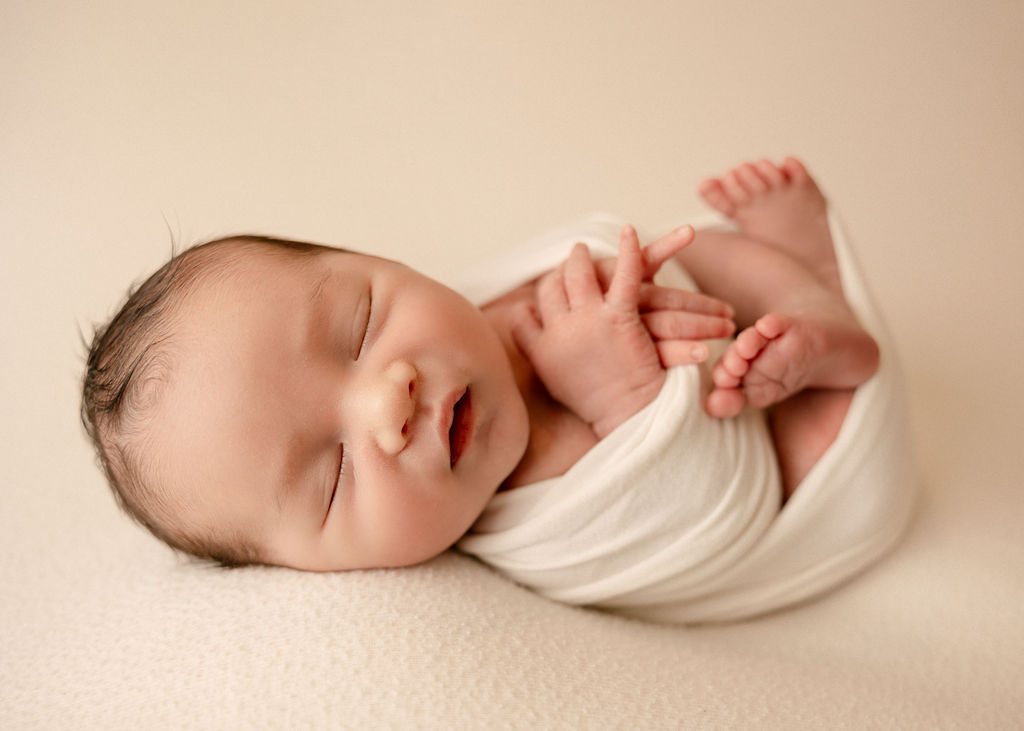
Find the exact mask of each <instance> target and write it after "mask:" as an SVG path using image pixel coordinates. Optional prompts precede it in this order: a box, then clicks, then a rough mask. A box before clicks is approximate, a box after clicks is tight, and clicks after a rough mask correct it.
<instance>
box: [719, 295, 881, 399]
mask: <svg viewBox="0 0 1024 731" xmlns="http://www.w3.org/2000/svg"><path fill="white" fill-rule="evenodd" d="M806 311H807V312H808V313H810V314H807V315H787V314H781V313H774V312H773V313H770V314H767V315H764V316H763V317H761V318H760V319H759V320H758V321H757V322H756V323H754V325H753V326H752V327H748V328H746V329H745V330H743V331H742V332H740V334H739V335H738V336H737V337H736V339H735V340H734V341H733V342H732V343H730V345H729V347H728V348H727V349H726V351H725V353H724V354H723V355H722V357H721V358H720V359H719V361H718V362H717V363H716V364H715V366H714V368H713V369H712V372H711V378H712V381H713V383H714V388H713V390H712V391H711V393H710V394H709V395H708V398H707V402H706V404H705V407H706V409H707V412H708V413H709V414H710V415H711V416H716V417H719V418H729V417H732V416H735V415H736V414H738V413H739V412H740V411H741V410H742V409H743V407H744V406H750V407H753V408H765V407H768V406H771V405H772V404H776V403H779V402H780V401H783V400H785V399H787V398H789V397H790V396H792V395H793V394H795V393H797V392H798V391H802V390H804V389H806V388H854V387H856V386H858V385H860V384H861V383H863V382H864V381H866V380H867V379H868V378H870V377H871V375H872V374H873V373H874V372H875V370H876V368H877V367H878V346H877V344H876V343H875V341H874V339H873V338H872V337H871V336H870V335H868V334H867V333H866V332H865V331H864V330H863V329H862V328H861V327H860V326H859V325H858V324H857V322H856V320H855V319H854V318H853V316H852V315H850V314H849V313H848V312H846V311H844V310H843V309H841V308H839V309H834V308H829V307H827V306H826V307H820V306H814V307H810V308H808V309H807V310H806Z"/></svg>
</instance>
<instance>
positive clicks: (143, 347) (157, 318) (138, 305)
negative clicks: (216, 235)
mask: <svg viewBox="0 0 1024 731" xmlns="http://www.w3.org/2000/svg"><path fill="white" fill-rule="evenodd" d="M333 251H339V249H336V248H332V247H328V246H322V245H320V244H311V243H306V242H301V241H292V240H289V239H280V238H271V237H267V236H253V235H239V236H228V237H224V238H220V239H216V240H213V241H208V242H206V243H202V244H198V245H196V246H192V247H190V248H189V249H186V250H185V251H182V252H180V253H178V254H176V255H174V256H172V257H171V259H170V260H169V261H168V262H167V263H166V264H164V265H163V266H161V267H160V268H159V269H157V270H156V271H155V272H154V273H153V274H151V275H150V276H149V278H147V279H146V280H145V281H144V282H143V283H142V284H140V285H138V286H135V287H133V288H132V289H131V290H129V292H128V296H127V299H126V300H125V302H124V304H123V305H122V306H121V308H120V309H119V310H118V311H117V313H116V314H115V315H114V317H113V318H111V320H110V322H109V323H107V324H106V325H102V326H97V327H96V328H94V331H93V339H92V345H91V346H89V353H88V357H87V360H86V370H85V376H84V378H83V380H82V406H81V416H82V424H83V425H84V427H85V431H86V433H87V434H88V435H89V438H90V440H91V441H92V444H93V446H94V447H95V449H96V454H97V457H98V460H99V464H100V467H102V469H103V472H104V474H105V475H106V477H107V481H108V482H109V483H110V487H111V490H112V491H113V493H114V497H115V499H116V500H117V504H118V505H119V506H120V507H121V509H122V510H123V511H124V512H126V513H127V514H128V515H129V516H131V517H132V518H133V519H134V520H135V521H136V522H138V523H139V524H141V525H143V526H144V527H145V528H147V529H148V530H149V531H150V533H152V534H153V535H154V536H156V537H157V538H159V539H160V540H161V541H163V542H164V543H166V544H167V545H169V546H171V547H172V548H173V549H176V550H178V551H181V552H184V553H186V554H189V555H191V556H195V557H197V558H200V559H205V560H208V561H213V562H215V563H217V564H219V565H221V566H223V567H226V568H235V567H238V566H247V565H253V564H262V563H265V560H264V558H263V556H262V555H261V553H260V551H259V550H258V549H257V547H256V546H254V545H252V544H251V543H248V542H246V541H244V540H242V539H240V538H239V539H232V538H230V537H225V536H217V537H214V536H212V535H200V534H199V533H198V532H197V531H195V530H189V527H188V526H184V525H181V524H180V522H179V521H177V520H176V516H175V515H174V513H173V510H172V509H171V506H170V504H169V503H168V501H167V500H166V498H165V497H164V496H163V494H162V492H161V490H160V489H159V485H158V484H157V483H158V479H157V474H156V469H155V466H154V465H153V464H152V462H151V461H149V460H147V450H146V446H147V440H148V433H147V428H146V427H147V426H148V425H149V424H150V417H151V416H152V413H153V409H154V407H155V405H156V403H157V402H158V400H159V396H160V394H161V392H162V391H163V390H164V387H165V386H166V384H167V383H168V379H169V377H170V376H171V375H172V373H173V368H174V357H175V354H176V343H175V339H174V324H175V320H176V318H177V317H179V315H180V311H181V304H182V302H183V300H184V299H185V298H186V297H187V296H188V293H189V292H190V291H192V290H194V289H195V287H196V286H197V285H199V284H201V283H205V282H209V281H211V278H214V277H216V276H217V275H218V273H223V272H224V271H225V270H226V269H228V268H230V267H229V266H227V265H228V264H230V263H231V262H232V261H238V260H240V259H241V258H242V257H244V256H246V255H251V254H252V253H255V252H266V253H271V254H278V255H284V256H289V257H299V258H305V257H310V256H316V255H318V254H321V253H324V252H333ZM213 281H215V280H213Z"/></svg>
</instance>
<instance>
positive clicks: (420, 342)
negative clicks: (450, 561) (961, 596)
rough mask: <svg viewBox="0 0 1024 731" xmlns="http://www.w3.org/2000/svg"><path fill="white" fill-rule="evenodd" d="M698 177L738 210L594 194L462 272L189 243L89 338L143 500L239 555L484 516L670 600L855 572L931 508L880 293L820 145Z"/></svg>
mask: <svg viewBox="0 0 1024 731" xmlns="http://www.w3.org/2000/svg"><path fill="white" fill-rule="evenodd" d="M701 192H702V195H703V197H704V199H705V200H706V201H707V202H708V203H709V204H710V205H711V206H712V207H713V208H715V209H716V210H717V211H718V213H719V214H720V216H722V217H723V219H724V220H726V221H728V222H730V224H731V225H729V226H726V227H725V228H724V230H711V229H707V230H704V229H702V230H701V231H700V232H698V233H695V232H694V229H693V228H692V227H690V226H683V227H680V228H677V229H675V230H674V231H672V232H670V233H669V234H667V235H665V236H662V237H660V238H657V239H656V240H654V241H653V242H652V243H649V244H648V245H646V246H644V247H641V245H640V241H639V238H638V235H637V233H636V231H635V230H634V229H633V228H632V227H630V226H628V225H622V224H623V222H619V221H614V220H612V219H609V218H606V217H594V218H591V219H587V220H585V221H582V222H579V223H578V224H575V225H574V226H571V227H568V228H566V229H561V230H558V231H555V232H551V233H549V234H547V235H545V236H543V237H541V238H539V239H538V240H537V241H535V242H532V243H531V244H529V245H528V246H527V247H525V248H524V249H523V250H521V251H519V252H516V253H515V254H514V255H512V256H511V257H509V258H508V259H506V260H503V261H499V262H494V263H493V264H492V265H490V266H489V267H485V268H483V269H482V270H481V271H480V272H479V273H478V274H477V275H476V276H474V277H473V278H471V279H469V280H468V281H467V283H466V284H465V285H464V286H463V287H462V288H461V289H462V291H463V292H464V294H465V295H466V296H463V295H462V294H457V293H456V292H455V291H454V290H452V289H449V288H448V287H446V286H444V285H442V284H440V283H438V282H435V281H433V280H431V279H428V278H426V277H424V276H422V275H420V274H418V273H416V272H415V271H413V270H411V269H409V268H407V267H405V266H403V265H401V264H398V263H395V262H393V261H389V260H385V259H381V258H378V257H374V256H370V255H365V254H359V253H353V252H349V251H344V250H339V249H332V248H329V247H323V246H319V245H314V244H308V243H300V242H293V241H286V240H281V239H269V238H264V237H254V236H236V237H230V238H226V239H220V240H218V241H214V242H210V243H207V244H204V245H201V246H197V247H193V248H191V249H189V250H187V251H185V252H183V253H181V254H179V255H177V256H175V257H174V258H173V259H172V260H171V261H170V262H168V263H167V264H166V265H164V266H163V267H162V268H161V269H160V270H158V271H157V272H156V273H155V274H153V275H152V276H151V277H150V278H149V279H148V280H146V282H145V283H143V284H142V285H141V286H140V287H139V288H138V289H137V290H135V291H134V292H133V293H132V294H131V295H130V296H129V298H128V301H127V302H126V304H125V305H124V306H123V307H122V309H121V310H120V312H118V314H117V315H116V316H115V317H114V318H113V320H112V321H111V322H110V323H109V324H108V325H107V326H106V327H105V328H102V329H100V330H98V331H97V333H96V336H95V339H94V342H93V345H92V348H91V351H90V354H89V360H88V370H87V373H86V377H85V382H84V389H83V405H82V413H83V420H84V422H85V424H86V428H87V431H88V433H89V435H90V437H91V438H92V439H93V442H94V444H95V446H96V449H97V452H98V454H99V458H100V462H101V464H102V466H103V468H104V470H105V472H106V475H107V477H108V479H109V481H110V483H111V485H112V487H113V489H114V492H115V495H116V496H117V498H118V502H119V504H120V505H121V506H122V507H123V508H124V509H125V510H126V511H127V512H128V513H129V514H130V515H131V516H133V517H134V518H135V519H136V520H138V521H139V522H140V523H142V524H143V525H145V526H146V527H147V528H148V529H149V530H150V531H151V532H152V533H154V534H155V535H156V536H157V537H159V538H161V539H162V540H164V541H165V542H166V543H168V544H169V545H171V546H173V547H174V548H176V549H179V550H182V551H185V552H187V553H190V554H192V555H195V556H198V557H202V558H207V559H213V560H215V561H218V562H220V563H222V564H224V565H228V566H239V565H246V564H271V565H280V566H287V567H292V568H296V569H304V570H313V571H334V570H346V569H362V568H376V567H396V566H407V565H412V564H416V563H420V562H422V561H425V560H427V559H430V558H432V557H434V556H436V555H438V554H439V553H441V552H443V551H445V550H446V549H448V548H450V547H452V546H455V545H456V544H458V546H459V548H460V549H462V550H464V551H466V552H468V553H472V554H475V555H477V556H478V557H480V558H481V559H482V560H484V561H486V562H488V563H489V564H491V565H493V566H495V567H496V568H498V569H499V570H501V571H503V572H505V573H506V574H507V575H509V576H510V577H511V578H513V579H514V580H516V581H519V582H520V583H523V584H525V585H527V586H530V587H532V588H534V589H535V590H537V591H539V592H540V593H542V594H545V595H547V596H549V597H552V598H555V599H559V600H563V601H568V602H573V603H578V604H586V605H593V606H599V607H605V608H609V609H614V610H618V611H621V612H625V613H629V614H633V615H636V616H641V617H646V618H650V619H656V620H666V621H680V622H687V621H703V620H717V619H732V618H737V617H742V616H749V615H752V614H756V613H759V612H764V611H769V610H771V609H775V608H778V607H780V606H785V605H787V604H792V603H794V602H797V601H801V600H802V599H805V598H807V597H809V596H812V595H814V594H817V593H820V592H821V591H824V590H825V589H827V588H830V587H831V586H834V585H835V584H836V583H839V582H840V581H842V580H844V579H845V578H848V577H849V576H850V575H852V574H853V573H855V572H856V571H859V570H861V569H862V568H863V567H864V566H866V565H867V564H868V563H870V562H871V561H873V560H874V559H875V558H877V557H878V555H880V554H881V553H882V552H883V551H884V550H885V549H886V548H888V546H889V545H891V543H892V542H893V541H894V540H895V538H896V537H897V535H898V533H899V531H900V529H901V528H902V526H903V524H904V522H905V519H906V516H907V514H908V512H909V505H910V499H909V495H910V490H909V486H910V485H911V484H912V482H913V474H912V469H911V468H910V467H909V466H908V458H907V456H906V454H907V451H906V450H905V449H904V447H906V443H905V436H903V435H904V433H905V430H904V429H903V427H902V422H901V419H902V410H901V401H900V389H899V388H898V383H897V382H896V375H895V374H894V373H893V370H894V366H893V365H892V364H891V363H890V362H888V361H887V354H885V357H882V358H881V359H880V350H879V347H878V342H879V339H880V334H881V332H880V329H879V328H880V327H881V325H880V323H878V322H876V315H875V313H874V310H873V309H872V308H871V307H870V303H869V302H868V301H867V300H866V299H865V295H864V293H863V288H862V285H861V283H860V281H859V279H858V278H857V277H856V276H855V273H854V272H853V271H852V262H850V261H849V260H848V252H846V251H845V248H844V247H845V245H844V244H843V242H842V239H841V233H840V232H839V231H838V229H837V228H836V226H835V222H834V219H833V217H832V215H831V213H830V211H829V208H828V206H827V203H826V201H825V198H824V197H823V196H822V194H821V192H820V190H819V189H818V187H817V185H816V184H815V182H814V181H813V180H812V178H811V177H810V176H809V175H808V173H807V171H806V170H805V168H804V167H803V166H802V165H801V164H800V163H799V162H798V161H796V160H794V159H792V158H789V159H787V160H785V161H784V162H783V163H782V164H781V165H776V164H773V163H771V162H768V161H760V162H757V163H753V164H746V165H742V166H740V167H738V168H736V169H735V170H732V171H730V172H729V173H727V174H726V175H724V176H722V177H721V178H716V179H712V180H709V181H707V182H706V183H705V184H704V185H703V186H702V189H701ZM714 223H721V219H720V220H716V221H715V222H714ZM717 228H723V227H722V226H718V227H717ZM837 239H838V241H837ZM605 255H609V256H605ZM656 274H658V275H659V279H658V280H657V282H656V281H655V280H654V276H655V275H656ZM666 277H667V278H666ZM697 288H699V290H700V292H697V291H694V289H697ZM467 297H470V298H471V299H472V300H473V301H470V299H467ZM866 320H870V322H867V321H866ZM734 323H735V324H734ZM736 326H738V327H739V328H740V330H739V333H738V335H737V336H736V337H735V338H734V339H732V340H731V341H730V342H729V343H728V344H727V345H724V346H721V344H720V343H716V342H714V341H715V339H718V338H723V337H726V336H728V335H730V334H732V333H733V331H734V329H735V328H736ZM866 327H867V328H868V329H865V328H866ZM869 329H870V331H871V332H870V333H869ZM705 341H709V342H705ZM716 349H717V350H720V351H721V352H713V351H715V350H716ZM705 361H711V362H713V366H712V367H711V368H710V370H709V369H707V368H706V367H705V365H704V362H705ZM880 363H881V366H880ZM798 486H799V489H797V487H798Z"/></svg>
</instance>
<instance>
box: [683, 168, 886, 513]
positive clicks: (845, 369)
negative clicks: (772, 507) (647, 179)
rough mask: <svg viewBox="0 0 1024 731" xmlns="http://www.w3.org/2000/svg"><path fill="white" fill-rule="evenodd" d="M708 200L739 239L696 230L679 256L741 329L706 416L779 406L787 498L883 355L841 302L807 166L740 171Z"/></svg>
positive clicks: (821, 206) (820, 204)
mask: <svg viewBox="0 0 1024 731" xmlns="http://www.w3.org/2000/svg"><path fill="white" fill-rule="evenodd" d="M702 192H703V193H704V195H705V198H706V199H707V200H708V202H709V203H711V204H712V205H713V206H714V207H715V208H718V209H719V210H720V211H722V212H723V213H725V214H726V215H728V216H731V217H733V218H734V219H735V220H736V221H737V223H738V224H739V226H740V232H739V233H727V234H717V233H710V232H706V233H702V234H698V237H697V240H696V241H695V242H694V244H693V245H691V247H690V248H689V249H687V250H685V251H683V252H682V254H681V255H680V257H681V259H682V261H683V264H684V265H685V266H686V267H687V269H689V270H690V272H691V274H692V275H693V276H694V279H696V280H697V283H698V285H700V286H701V288H702V289H705V290H706V291H707V292H708V293H709V294H713V295H715V296H717V297H720V298H722V299H724V300H726V301H728V302H730V303H731V304H732V305H733V307H734V308H735V309H736V321H737V324H739V325H740V326H741V327H744V326H745V327H746V329H744V330H742V331H741V332H740V334H739V335H738V336H737V338H736V339H735V341H734V342H733V343H732V344H731V345H730V346H729V347H728V348H727V350H726V352H725V353H724V354H723V356H722V358H721V359H720V360H719V362H718V363H716V364H715V366H714V369H713V371H712V378H713V380H714V390H713V391H712V393H711V394H710V395H709V396H708V400H707V404H706V408H707V410H708V412H709V413H710V414H712V415H713V416H719V417H728V416H733V415H735V414H736V413H738V412H739V411H740V410H741V409H742V408H743V407H744V406H745V405H748V406H752V407H756V408H764V407H768V406H774V407H775V408H774V409H773V414H772V431H773V435H774V437H775V441H776V449H777V452H778V454H779V461H780V465H781V467H782V473H783V482H784V485H785V486H786V489H787V493H788V492H790V491H792V489H794V488H795V487H796V485H797V484H798V483H799V481H800V480H801V479H803V477H804V476H805V475H806V474H807V471H808V470H809V469H810V468H811V467H812V466H813V465H814V464H815V463H816V462H817V460H818V458H820V456H821V455H822V454H823V453H824V451H825V449H827V447H828V446H829V445H830V444H831V443H832V442H833V441H834V439H835V437H836V435H837V434H838V432H839V428H840V427H841V426H842V423H843V419H844V418H845V415H846V411H847V409H848V407H849V404H850V400H851V399H852V396H853V389H854V388H855V387H856V386H858V385H859V384H861V383H863V382H864V381H865V380H867V379H868V378H869V377H870V376H871V375H872V374H873V373H874V371H875V369H876V368H877V365H878V348H877V345H876V344H875V341H874V340H873V339H872V338H871V337H870V335H868V334H867V333H866V332H865V331H864V330H863V329H862V328H861V327H860V325H859V324H858V322H857V320H856V317H855V316H854V315H853V313H852V311H851V310H850V308H849V306H848V305H847V303H846V301H845V299H844V298H843V295H842V288H841V286H840V283H839V277H838V269H837V266H836V260H835V254H834V250H833V247H832V239H831V236H830V234H829V232H828V225H827V216H826V210H827V209H826V204H825V199H824V196H822V195H821V193H820V191H819V190H818V188H817V186H816V185H815V184H814V181H813V180H812V179H811V178H810V176H808V175H807V173H806V171H805V170H804V168H803V166H802V165H800V163H798V162H797V161H795V160H792V159H790V160H787V161H786V162H785V163H784V164H783V165H782V166H779V167H776V166H773V165H771V163H767V162H761V163H757V164H756V166H755V165H744V166H741V167H740V168H737V169H736V170H734V171H731V172H730V173H728V174H727V175H726V176H723V178H721V179H715V180H712V181H708V182H707V183H705V184H704V186H702Z"/></svg>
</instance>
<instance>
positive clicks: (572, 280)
mask: <svg viewBox="0 0 1024 731" xmlns="http://www.w3.org/2000/svg"><path fill="white" fill-rule="evenodd" d="M565 295H566V298H567V299H568V301H569V308H570V309H571V308H573V307H580V306H581V305H585V304H588V303H591V302H600V301H601V300H602V299H603V295H602V292H601V285H600V284H599V283H598V281H597V272H596V271H595V269H594V261H593V259H591V258H590V249H588V248H587V245H586V244H583V243H580V244H576V245H575V246H574V247H573V248H572V253H571V254H569V258H568V259H567V260H566V262H565Z"/></svg>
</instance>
